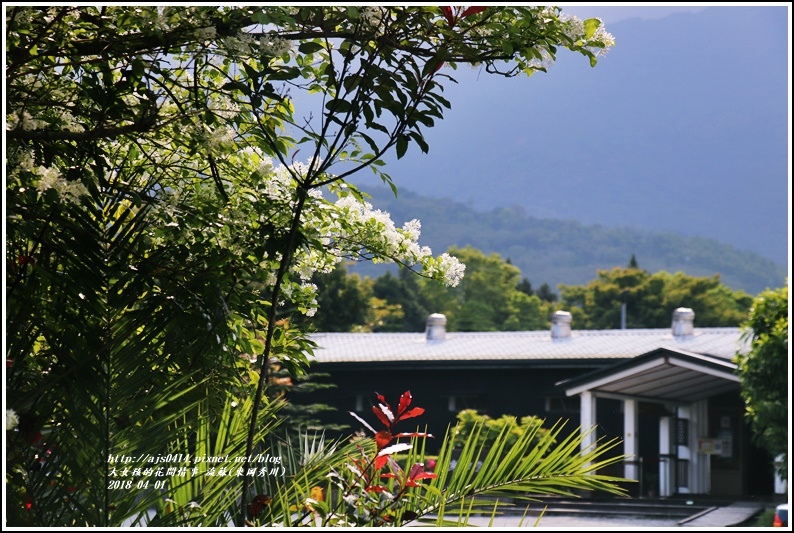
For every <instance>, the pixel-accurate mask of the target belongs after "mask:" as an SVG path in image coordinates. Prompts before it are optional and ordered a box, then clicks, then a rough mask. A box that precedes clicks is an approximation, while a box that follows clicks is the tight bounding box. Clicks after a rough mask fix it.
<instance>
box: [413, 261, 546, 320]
mask: <svg viewBox="0 0 794 533" xmlns="http://www.w3.org/2000/svg"><path fill="white" fill-rule="evenodd" d="M448 253H449V254H450V255H452V256H454V257H457V258H458V259H459V260H460V261H461V262H464V263H465V264H466V269H467V274H466V277H465V279H464V280H463V281H462V282H461V283H460V284H459V285H458V286H457V287H455V288H444V287H440V286H432V285H430V284H428V283H423V284H422V285H423V287H422V293H423V295H424V298H425V301H426V302H428V303H427V305H428V307H429V308H430V309H432V310H433V312H437V313H443V314H445V315H446V316H447V324H448V328H449V329H450V330H454V331H506V330H514V331H515V330H532V329H543V328H545V327H547V325H548V321H549V316H550V311H549V309H548V308H547V306H545V305H544V303H543V302H542V301H541V299H540V298H539V297H538V296H537V295H528V294H527V293H526V292H523V291H522V290H521V289H522V288H523V287H524V285H522V281H521V272H520V271H519V270H518V268H517V267H515V266H514V265H511V264H510V263H508V262H507V261H505V260H503V259H502V258H501V257H500V256H499V255H498V254H491V255H487V256H486V255H485V254H484V253H482V252H481V251H480V250H477V249H476V248H473V247H471V246H466V247H463V248H457V247H452V248H450V249H449V250H448Z"/></svg>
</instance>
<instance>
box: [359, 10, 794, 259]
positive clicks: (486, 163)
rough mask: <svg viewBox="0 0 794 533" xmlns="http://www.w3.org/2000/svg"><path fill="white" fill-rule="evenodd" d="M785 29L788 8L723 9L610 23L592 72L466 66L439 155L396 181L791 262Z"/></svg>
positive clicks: (396, 164) (396, 166)
mask: <svg viewBox="0 0 794 533" xmlns="http://www.w3.org/2000/svg"><path fill="white" fill-rule="evenodd" d="M787 24H788V10H787V7H786V6H777V7H774V6H773V7H769V6H764V7H748V6H731V7H713V8H708V9H705V10H704V11H702V12H700V13H696V14H692V13H686V14H676V15H672V16H669V17H667V18H664V19H661V20H639V19H634V20H627V21H622V22H618V23H615V24H613V25H611V26H609V27H608V29H609V30H610V31H611V32H612V33H613V34H614V35H615V37H616V39H617V46H616V47H615V48H614V49H613V50H612V51H610V53H609V54H608V55H607V56H606V57H605V58H603V60H602V61H601V62H600V63H599V64H598V66H597V67H596V68H594V69H591V68H590V67H589V65H588V63H587V61H586V60H585V59H584V58H582V57H579V56H574V55H572V54H567V55H561V57H560V58H559V60H558V62H557V64H555V65H553V66H552V67H551V69H550V71H549V73H548V74H543V73H539V74H536V75H535V76H533V77H532V78H530V79H510V80H508V79H504V78H497V77H494V76H488V75H486V74H482V75H478V72H476V71H472V70H470V69H468V68H467V67H460V68H459V69H458V70H457V71H449V72H450V74H452V75H454V76H455V77H456V78H457V79H458V80H459V81H460V84H459V85H455V84H449V87H448V89H447V91H446V96H447V97H448V98H449V99H450V100H451V101H452V103H453V109H452V110H451V111H450V112H449V113H448V115H447V117H446V118H445V120H443V121H441V122H439V123H438V124H437V126H436V127H435V128H432V129H430V130H428V131H427V138H428V142H429V144H430V153H429V154H427V155H422V154H421V153H420V152H419V150H418V149H417V148H415V147H412V148H411V149H409V153H408V155H407V156H406V157H405V158H403V159H402V160H399V161H390V162H389V165H388V166H387V167H386V168H387V170H388V171H389V173H390V174H391V175H392V176H393V178H394V180H395V182H396V183H397V185H398V187H399V188H400V190H411V191H415V192H417V193H419V194H421V195H424V196H433V197H437V198H451V199H453V200H456V201H460V202H464V203H466V204H468V205H470V206H472V207H474V208H477V209H483V210H486V209H493V208H496V207H504V206H519V207H521V208H523V209H524V210H525V211H526V212H527V213H529V214H531V215H533V216H537V217H541V218H553V219H565V220H577V221H580V222H582V223H584V224H602V225H605V226H610V227H617V226H631V227H638V228H644V229H648V230H652V231H671V232H676V233H683V234H686V235H693V236H702V237H709V238H714V239H717V240H719V241H720V242H724V243H728V244H731V245H733V246H735V247H737V248H738V249H742V250H752V251H755V252H758V253H760V254H762V255H763V256H765V257H770V258H772V259H773V260H775V261H777V262H778V263H785V262H787V261H788V242H789V228H788V226H789V223H788V218H789V214H788V213H789V187H790V178H789V172H788V159H787V158H788V152H789V148H788V146H789V144H788V142H789V139H788V117H789V114H790V111H789V96H788V93H787V87H788V59H787V57H788V52H789V48H790V42H789V40H788V34H787ZM370 178H371V177H370V176H366V179H367V180H368V181H369V179H370ZM690 260H694V258H692V257H690ZM648 266H650V265H648ZM704 268H705V267H704Z"/></svg>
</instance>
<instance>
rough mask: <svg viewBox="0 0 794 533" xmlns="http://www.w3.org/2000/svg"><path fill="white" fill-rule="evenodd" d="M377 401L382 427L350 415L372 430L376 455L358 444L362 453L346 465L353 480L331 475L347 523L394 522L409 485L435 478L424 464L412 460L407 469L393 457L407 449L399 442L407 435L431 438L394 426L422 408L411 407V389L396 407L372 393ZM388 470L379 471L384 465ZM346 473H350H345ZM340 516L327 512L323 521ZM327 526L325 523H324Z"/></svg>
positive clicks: (374, 409)
mask: <svg viewBox="0 0 794 533" xmlns="http://www.w3.org/2000/svg"><path fill="white" fill-rule="evenodd" d="M375 397H376V398H377V404H376V405H374V406H373V407H372V412H373V413H374V414H375V417H376V418H377V419H378V420H379V421H380V423H381V424H382V425H383V426H384V428H383V429H381V430H379V431H378V430H375V428H373V427H372V426H371V425H369V424H368V423H367V422H366V421H365V420H364V419H362V418H361V417H360V416H358V415H357V414H356V413H353V412H350V414H351V415H352V416H353V417H354V418H355V419H356V420H358V421H359V422H361V424H362V425H363V426H364V427H365V428H367V429H368V430H369V431H370V432H372V435H373V436H372V438H373V440H374V441H375V448H376V451H375V454H374V455H371V453H368V452H367V451H366V449H365V447H364V446H362V445H360V444H359V445H358V450H359V452H361V456H360V457H352V456H348V458H349V460H350V462H349V463H348V464H347V465H346V466H347V469H348V471H349V472H351V473H352V474H353V479H352V481H351V480H350V479H349V478H347V479H346V480H345V478H344V476H341V475H339V474H337V475H335V476H332V478H336V479H337V480H338V482H337V486H339V488H340V489H342V497H341V498H340V500H339V502H340V505H346V509H345V513H344V514H345V519H346V521H347V523H348V524H350V525H352V524H355V525H359V526H367V525H383V524H393V523H394V520H395V519H396V518H397V516H398V514H397V510H398V509H400V508H403V507H404V504H405V502H403V501H402V498H401V497H402V496H403V494H404V493H405V491H406V490H407V489H409V488H412V487H419V486H420V484H419V482H420V481H421V480H423V479H429V478H435V477H437V476H436V474H433V473H431V472H427V471H425V465H424V464H422V463H414V464H413V465H412V466H411V467H410V468H408V469H405V470H404V469H403V468H402V467H400V465H399V464H398V463H397V461H396V460H395V459H394V457H393V456H394V454H397V453H400V452H404V451H407V450H410V449H411V448H412V445H411V444H408V443H404V442H402V443H401V442H398V439H400V438H403V437H406V438H411V437H418V438H426V437H431V438H432V437H433V435H431V434H429V433H422V432H416V431H412V432H400V431H398V430H397V428H396V426H397V425H398V424H399V423H402V422H404V421H405V420H409V419H411V418H416V417H418V416H420V415H422V414H423V413H424V412H425V410H424V409H423V408H422V407H411V402H412V401H413V398H412V397H411V392H410V391H405V392H404V393H403V394H402V395H401V396H400V400H399V402H398V404H397V409H396V410H395V409H394V408H393V407H392V406H391V405H390V404H389V403H388V402H387V401H386V398H385V397H384V396H383V395H382V394H379V393H375ZM386 465H388V466H389V469H390V472H381V470H382V469H383V468H384V467H385V466H386ZM348 476H349V474H348ZM382 479H384V480H386V479H393V480H394V481H395V482H394V484H393V485H391V486H387V485H384V484H381V483H380V480H382ZM415 515H416V513H414V512H413V511H411V510H404V512H403V514H402V516H403V517H410V516H415ZM334 516H335V517H337V519H338V518H339V515H337V514H336V513H331V514H329V515H328V517H327V519H326V522H330V519H331V518H332V517H334ZM324 525H327V524H324Z"/></svg>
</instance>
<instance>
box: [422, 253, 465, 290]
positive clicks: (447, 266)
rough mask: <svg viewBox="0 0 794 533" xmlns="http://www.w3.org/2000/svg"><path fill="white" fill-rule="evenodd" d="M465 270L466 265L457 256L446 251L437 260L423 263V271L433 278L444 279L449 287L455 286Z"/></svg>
mask: <svg viewBox="0 0 794 533" xmlns="http://www.w3.org/2000/svg"><path fill="white" fill-rule="evenodd" d="M465 272H466V265H464V264H463V263H461V262H460V261H459V260H458V258H457V257H455V256H452V255H449V254H447V253H443V254H441V257H439V258H438V259H437V260H433V261H431V262H430V263H429V264H428V265H425V273H426V274H427V275H429V276H431V277H434V278H440V279H443V280H444V283H445V284H446V285H447V286H449V287H457V286H458V283H460V280H462V279H463V274H464V273H465Z"/></svg>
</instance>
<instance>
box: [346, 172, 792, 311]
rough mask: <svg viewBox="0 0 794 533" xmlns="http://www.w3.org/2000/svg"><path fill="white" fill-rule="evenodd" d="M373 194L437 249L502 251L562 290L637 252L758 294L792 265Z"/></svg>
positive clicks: (651, 263) (730, 249)
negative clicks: (418, 226) (416, 224)
mask: <svg viewBox="0 0 794 533" xmlns="http://www.w3.org/2000/svg"><path fill="white" fill-rule="evenodd" d="M367 193H368V194H370V195H371V197H372V198H371V199H370V202H371V203H372V205H373V207H374V208H377V209H381V210H383V211H386V212H388V213H390V215H391V217H392V220H394V222H395V224H397V225H398V226H401V225H402V224H403V223H405V222H407V221H408V220H412V219H415V218H416V219H419V221H420V222H421V224H422V235H421V238H420V242H421V244H423V245H427V246H430V247H431V248H432V250H433V252H434V253H435V254H440V253H441V252H444V251H446V250H447V249H448V248H449V247H451V246H457V247H463V246H467V245H470V246H473V247H474V248H477V249H479V250H480V251H482V252H483V253H486V254H491V253H497V254H499V255H500V256H501V257H502V258H503V259H509V260H510V262H511V263H512V264H513V265H515V266H517V267H518V268H519V269H520V270H521V274H522V277H526V278H527V279H529V280H530V282H531V283H532V286H533V287H535V288H537V287H539V286H540V285H541V284H543V283H548V284H549V286H551V287H552V288H553V289H554V290H555V292H556V291H557V286H558V285H559V284H560V283H563V284H566V285H585V284H587V283H588V282H589V281H591V280H593V279H595V278H596V276H597V271H598V270H604V269H607V270H608V269H612V268H614V267H625V266H627V265H628V263H629V260H630V259H631V256H632V255H634V256H635V257H636V259H637V262H638V264H639V267H640V268H642V269H644V270H647V271H648V272H651V273H654V272H657V271H660V270H664V271H667V272H671V273H675V272H679V271H680V272H684V273H685V274H687V275H691V276H698V277H703V276H708V277H710V276H713V275H715V274H719V276H720V280H721V281H722V283H723V284H725V285H726V286H728V287H730V288H731V289H733V290H743V291H745V292H747V293H748V294H751V295H756V294H758V293H759V292H761V291H763V290H764V289H767V288H777V287H781V286H783V285H784V284H785V279H786V275H787V271H786V267H785V266H784V265H780V264H778V263H776V262H775V261H773V260H772V259H769V258H766V257H763V256H761V255H760V254H758V253H756V252H753V251H746V250H739V249H737V248H736V247H734V246H732V245H729V244H725V243H721V242H719V241H717V240H716V239H711V238H704V237H692V236H685V235H680V234H675V233H672V232H653V231H650V230H646V229H639V228H631V227H605V226H602V225H590V226H588V225H585V224H582V223H581V222H577V221H573V220H559V219H544V218H538V217H535V216H530V215H527V214H526V212H525V211H524V210H523V208H521V207H520V206H512V207H503V208H494V209H492V210H490V211H487V212H486V211H478V210H475V209H473V208H471V207H469V206H466V205H464V204H463V203H461V202H456V201H454V200H450V199H437V198H431V197H425V196H420V195H418V194H416V193H414V192H411V191H408V190H404V189H400V190H399V191H398V196H397V197H395V196H394V194H393V193H392V192H391V190H390V189H388V188H386V187H383V186H379V187H375V188H374V189H370V190H368V191H367ZM388 269H389V268H386V266H385V265H373V264H371V263H368V262H362V263H356V264H355V265H353V266H352V267H351V268H349V271H350V272H355V273H359V274H361V275H365V276H370V277H377V276H379V275H381V274H383V273H384V272H385V271H386V270H388ZM392 269H393V267H392Z"/></svg>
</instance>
